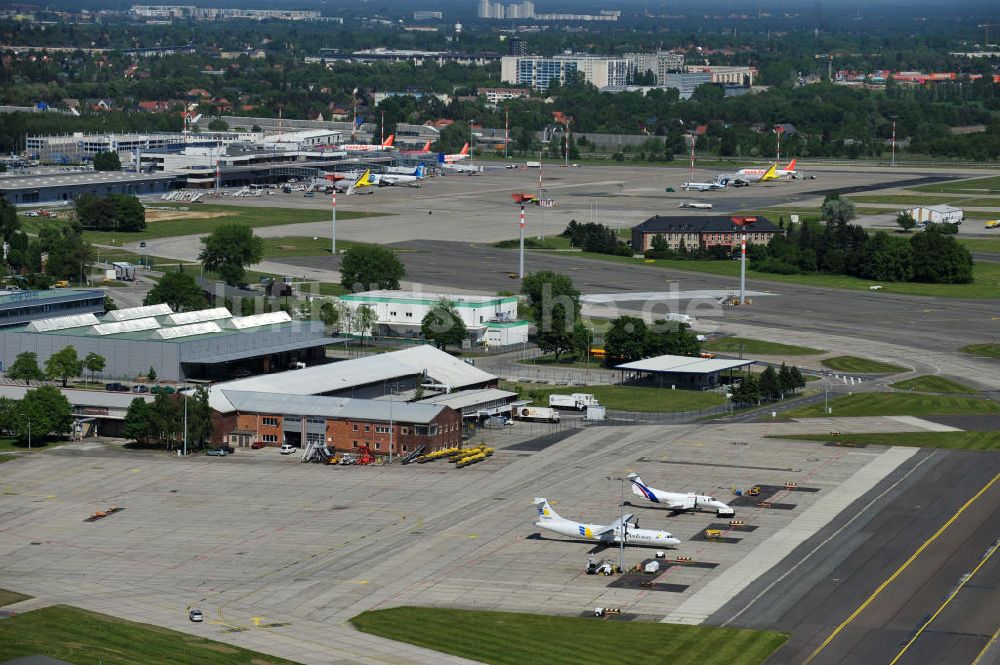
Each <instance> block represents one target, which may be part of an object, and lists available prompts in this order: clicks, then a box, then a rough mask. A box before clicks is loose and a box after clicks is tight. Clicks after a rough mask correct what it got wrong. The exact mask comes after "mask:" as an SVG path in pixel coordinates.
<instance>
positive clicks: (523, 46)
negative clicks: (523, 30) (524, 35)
mask: <svg viewBox="0 0 1000 665" xmlns="http://www.w3.org/2000/svg"><path fill="white" fill-rule="evenodd" d="M507 55H528V42H526V41H525V40H523V39H521V38H520V37H518V36H517V35H512V36H510V37H508V38H507Z"/></svg>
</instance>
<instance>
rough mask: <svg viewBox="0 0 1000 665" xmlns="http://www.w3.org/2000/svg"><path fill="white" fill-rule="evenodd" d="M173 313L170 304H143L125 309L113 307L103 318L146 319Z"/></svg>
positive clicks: (119, 319) (110, 319) (120, 319)
mask: <svg viewBox="0 0 1000 665" xmlns="http://www.w3.org/2000/svg"><path fill="white" fill-rule="evenodd" d="M167 314H173V310H172V309H170V305H168V304H166V303H160V304H159V305H143V306H142V307H127V308H125V309H113V310H111V311H110V312H108V313H107V314H105V315H104V316H103V317H102V318H103V319H104V320H105V321H108V322H115V321H129V320H131V319H145V318H146V317H150V316H166V315H167Z"/></svg>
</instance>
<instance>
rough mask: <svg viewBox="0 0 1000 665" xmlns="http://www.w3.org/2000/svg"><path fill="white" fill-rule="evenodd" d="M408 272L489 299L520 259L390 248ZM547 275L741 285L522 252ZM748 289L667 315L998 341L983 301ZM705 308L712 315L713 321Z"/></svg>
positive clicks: (659, 306)
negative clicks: (738, 302)
mask: <svg viewBox="0 0 1000 665" xmlns="http://www.w3.org/2000/svg"><path fill="white" fill-rule="evenodd" d="M395 247H396V248H397V249H408V250H414V251H406V252H401V253H400V255H399V257H400V259H401V260H402V261H403V263H404V264H405V265H406V273H407V279H409V280H410V281H412V282H416V283H418V284H426V285H427V287H426V290H428V291H433V290H435V289H440V288H441V287H440V285H447V284H455V285H460V286H461V288H463V289H469V290H473V291H485V292H491V293H495V292H497V291H516V290H517V289H518V287H519V283H518V281H517V280H516V279H511V278H510V277H509V276H508V275H509V274H510V273H512V272H513V273H516V272H517V262H518V252H517V251H516V250H505V249H496V248H494V247H490V246H488V245H481V244H473V243H458V242H442V241H431V240H425V241H412V242H406V243H400V244H398V245H395ZM339 260H340V259H339V257H331V256H317V257H296V258H294V259H287V260H285V261H286V262H287V265H289V266H296V267H298V266H304V267H309V268H324V269H328V270H338V269H339V267H340V264H339ZM538 270H554V271H557V272H562V273H565V274H567V275H569V276H570V277H572V278H573V282H574V284H575V285H576V286H577V288H579V289H580V290H581V291H582V292H583V293H585V294H587V293H623V294H624V293H634V292H666V291H668V290H670V288H671V285H672V284H676V285H677V288H679V289H682V290H695V289H716V290H735V289H736V288H738V285H739V280H738V279H736V278H732V277H722V276H716V275H710V274H705V273H692V272H687V271H682V270H666V269H661V268H656V267H648V268H647V267H638V266H636V267H625V266H622V265H621V264H617V263H612V262H608V261H602V260H599V259H587V258H583V257H580V256H575V255H574V254H573V253H569V252H567V253H559V252H529V253H528V254H527V256H526V259H525V271H527V272H531V271H538ZM747 287H748V288H749V289H753V290H756V291H771V292H774V293H775V294H777V295H774V296H767V297H759V298H756V299H755V300H754V304H753V305H752V306H750V307H744V308H736V307H733V308H726V309H725V312H724V314H723V313H722V311H721V310H718V309H716V308H714V302H710V303H708V304H709V305H713V307H707V308H706V307H704V305H705V304H706V303H704V302H702V303H701V306H700V307H697V308H694V309H689V307H688V306H689V301H688V302H685V301H682V302H680V303H672V304H670V310H669V311H675V312H680V313H690V314H692V315H693V316H695V318H699V319H703V318H704V319H708V318H710V317H711V316H713V315H714V316H719V315H722V316H724V319H725V322H726V323H743V324H751V325H758V326H766V327H771V328H795V329H798V330H807V331H812V332H816V333H821V334H829V335H844V336H849V337H850V336H859V335H860V336H863V337H864V338H865V339H869V340H880V341H883V342H886V343H890V344H895V345H900V346H905V347H913V348H916V349H931V350H941V349H947V350H955V349H957V348H958V347H960V346H962V345H964V344H972V343H977V342H982V341H983V340H984V339H992V338H993V337H995V336H996V334H997V331H998V329H997V322H996V321H995V320H994V317H995V316H996V315H997V310H996V305H995V304H994V303H992V302H990V301H982V300H959V299H954V298H927V297H915V296H901V295H892V294H888V293H883V292H878V291H871V292H869V291H846V290H843V289H830V288H822V287H813V286H804V285H800V284H791V283H782V282H762V281H757V280H751V281H749V282H748V283H747ZM621 304H622V306H623V307H624V308H626V309H629V310H641V309H642V308H643V307H646V308H652V309H651V310H650V311H655V312H665V311H668V305H667V303H666V302H664V301H655V300H650V301H638V302H637V301H632V302H628V301H624V302H623V303H621ZM713 309H715V312H714V314H713V311H712V310H713Z"/></svg>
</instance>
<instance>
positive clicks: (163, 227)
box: [25, 203, 383, 245]
mask: <svg viewBox="0 0 1000 665" xmlns="http://www.w3.org/2000/svg"><path fill="white" fill-rule="evenodd" d="M156 207H160V206H156ZM163 207H178V206H166V205H164V206H163ZM185 207H188V208H189V211H188V212H191V213H192V217H191V218H181V219H166V220H162V221H150V222H148V223H147V224H146V229H145V230H143V231H136V232H132V233H124V232H111V231H84V233H83V237H84V239H85V240H87V241H88V242H92V243H95V244H99V245H124V244H127V243H130V242H138V241H140V240H150V239H153V238H170V237H173V236H183V235H191V234H195V233H210V232H211V231H212V229H214V228H215V227H217V226H220V225H222V224H233V223H239V224H247V225H248V226H252V227H254V228H262V227H265V226H282V225H285V224H302V223H306V222H326V221H329V220H330V213H329V212H328V211H325V210H309V209H303V208H263V207H250V206H238V205H220V204H214V203H213V204H204V205H201V204H194V205H188V206H185ZM149 212H150V213H152V212H155V211H149ZM199 213H219V214H220V216H218V217H210V218H205V217H198V216H197V215H198V214H199ZM381 216H383V213H368V212H351V211H340V212H338V213H337V219H338V220H345V219H356V218H359V217H381ZM65 224H66V222H65V221H60V220H49V219H44V218H38V217H35V218H31V220H30V222H29V223H25V228H26V229H28V230H29V231H32V232H37V231H38V230H39V229H41V228H42V227H43V226H52V225H56V226H62V225H65Z"/></svg>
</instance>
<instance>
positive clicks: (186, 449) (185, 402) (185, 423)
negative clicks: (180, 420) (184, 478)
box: [184, 393, 188, 457]
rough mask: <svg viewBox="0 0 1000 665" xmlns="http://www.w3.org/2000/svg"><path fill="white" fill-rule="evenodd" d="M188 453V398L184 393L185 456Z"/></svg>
mask: <svg viewBox="0 0 1000 665" xmlns="http://www.w3.org/2000/svg"><path fill="white" fill-rule="evenodd" d="M187 454H188V398H187V394H186V393H185V395H184V456H185V457H187Z"/></svg>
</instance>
